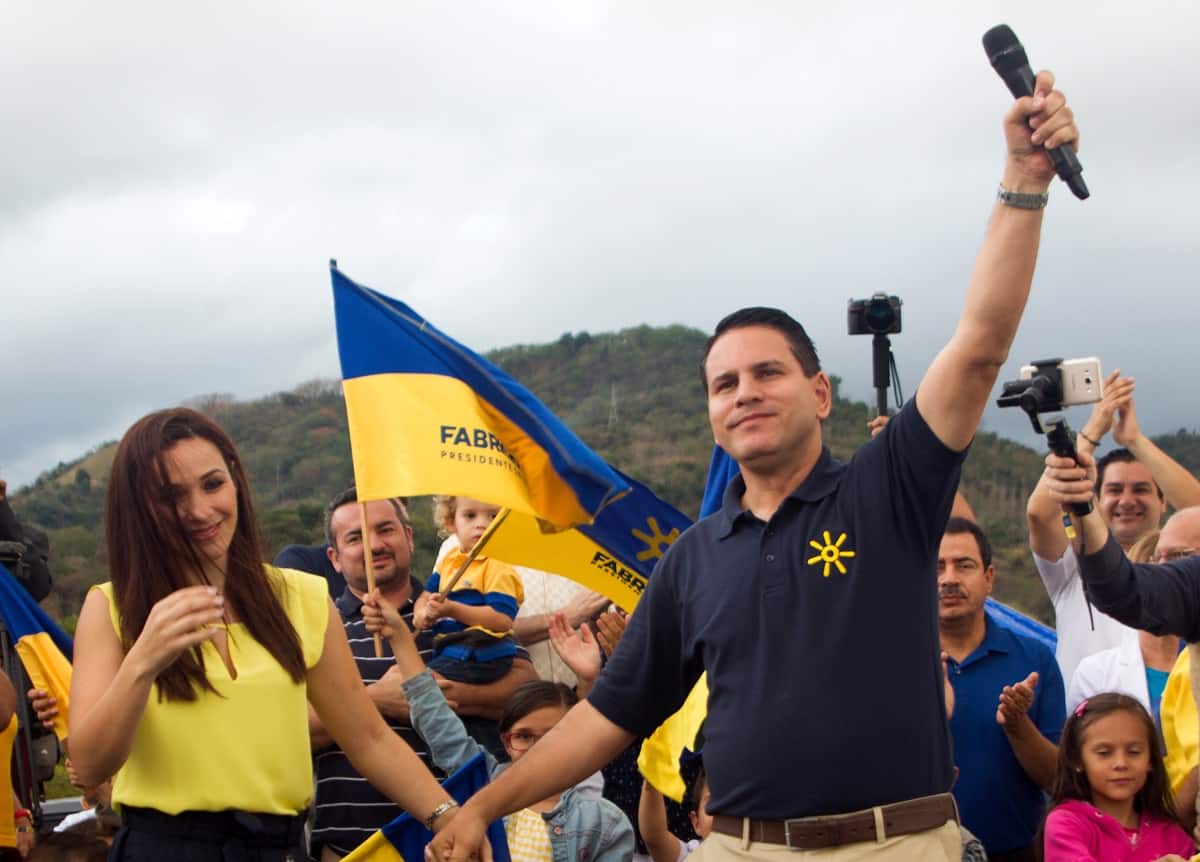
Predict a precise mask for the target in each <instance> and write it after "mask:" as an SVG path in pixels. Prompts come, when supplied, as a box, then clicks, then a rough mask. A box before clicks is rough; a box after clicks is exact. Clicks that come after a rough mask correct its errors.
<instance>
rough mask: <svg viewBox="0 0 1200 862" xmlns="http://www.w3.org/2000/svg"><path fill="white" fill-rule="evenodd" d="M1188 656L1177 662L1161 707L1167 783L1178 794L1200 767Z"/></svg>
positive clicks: (1197, 722)
mask: <svg viewBox="0 0 1200 862" xmlns="http://www.w3.org/2000/svg"><path fill="white" fill-rule="evenodd" d="M1189 652H1190V650H1186V649H1185V650H1183V651H1182V652H1181V653H1180V654H1179V658H1177V659H1176V660H1175V667H1173V668H1171V675H1170V676H1169V677H1167V686H1166V688H1164V689H1163V694H1162V701H1161V703H1160V705H1159V715H1160V716H1161V718H1162V730H1163V740H1164V741H1165V742H1166V743H1167V779H1168V780H1169V781H1170V782H1171V790H1172V791H1173V792H1175V793H1178V792H1179V787H1180V785H1182V784H1183V780H1184V779H1185V778H1187V775H1188V773H1189V772H1191V771H1192V770H1193V769H1195V768H1196V764H1197V763H1200V720H1198V719H1197V715H1196V699H1195V698H1194V697H1193V696H1192V677H1191V668H1192V662H1191V658H1190V656H1189V655H1188V654H1189Z"/></svg>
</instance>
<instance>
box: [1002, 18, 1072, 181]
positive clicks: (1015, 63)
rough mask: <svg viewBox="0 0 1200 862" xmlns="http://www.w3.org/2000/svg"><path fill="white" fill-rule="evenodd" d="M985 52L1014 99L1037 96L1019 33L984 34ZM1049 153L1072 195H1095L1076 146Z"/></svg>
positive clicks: (1006, 28) (1004, 29)
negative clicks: (1085, 174) (1086, 178)
mask: <svg viewBox="0 0 1200 862" xmlns="http://www.w3.org/2000/svg"><path fill="white" fill-rule="evenodd" d="M983 50H984V51H986V52H987V56H988V62H989V63H991V64H992V68H993V69H995V70H996V74H998V75H999V76H1000V77H1001V78H1003V79H1004V83H1005V84H1006V85H1007V86H1008V91H1009V92H1010V93H1012V94H1013V97H1014V98H1017V99H1019V98H1021V97H1022V96H1032V95H1033V85H1034V77H1033V69H1031V68H1029V58H1028V57H1027V56H1025V49H1024V48H1023V47H1021V43H1020V41H1019V40H1018V39H1017V34H1016V33H1014V32H1013V31H1012V28H1011V27H1009V26H1008V25H1007V24H1000V25H998V26H996V27H993V28H992V29H991V30H988V31H987V32H986V33H984V34H983ZM1046 152H1047V153H1048V154H1049V155H1050V161H1051V162H1053V163H1054V170H1055V171H1056V172H1057V173H1058V175H1059V176H1060V177H1061V178H1062V181H1063V182H1065V183H1066V184H1067V187H1068V188H1069V189H1070V190H1071V192H1072V194H1074V195H1075V197H1077V198H1079V199H1080V200H1084V199H1085V198H1087V196H1088V195H1089V194H1091V192H1089V191H1088V187H1087V183H1085V182H1084V181H1083V176H1082V172H1083V167H1082V166H1081V165H1080V164H1079V158H1078V157H1077V156H1076V155H1075V147H1073V146H1072V145H1071V144H1063V145H1062V146H1060V147H1055V148H1054V149H1052V150H1046Z"/></svg>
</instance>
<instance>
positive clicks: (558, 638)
mask: <svg viewBox="0 0 1200 862" xmlns="http://www.w3.org/2000/svg"><path fill="white" fill-rule="evenodd" d="M549 632H550V643H551V644H552V645H553V646H554V651H555V652H556V653H558V657H559V658H561V659H562V660H563V663H564V664H565V665H566V666H567V667H569V668H570V669H571V670H572V671H573V672H574V673H575V676H577V677H579V682H580V683H581V684H583V685H586V686H587V687H588V688H590V687H591V684H592V683H594V682H595V681H596V679H597V677H599V676H600V644H598V643H596V638H595V636H594V635H593V634H592V630H591V629H590V628H588V626H587V624H586V623H585V624H584V625H581V626H580V627H579V628H577V629H574V630H573V629H572V628H571V625H570V623H568V622H567V616H566V614H564V613H563V612H562V611H559V612H558V613H556V614H555V615H554V616H552V617H551V618H550V628H549Z"/></svg>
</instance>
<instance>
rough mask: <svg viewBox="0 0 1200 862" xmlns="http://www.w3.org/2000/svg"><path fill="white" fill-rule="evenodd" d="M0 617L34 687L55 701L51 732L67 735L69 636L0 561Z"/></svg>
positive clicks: (62, 737) (69, 696)
mask: <svg viewBox="0 0 1200 862" xmlns="http://www.w3.org/2000/svg"><path fill="white" fill-rule="evenodd" d="M0 617H3V619H4V627H5V628H6V629H7V630H8V634H9V637H10V638H12V642H13V644H14V646H15V647H16V650H17V655H18V656H19V657H20V659H21V664H22V665H24V666H25V672H26V673H27V674H29V680H30V682H32V683H33V687H34V688H40V689H45V690H46V691H48V692H49V693H50V696H51V697H53V698H54V699H55V700H57V701H58V717H57V718H56V719H54V733H55V735H56V736H58V738H59V739H66V738H67V716H68V713H69V711H70V700H71V652H72V644H71V639H70V638H69V637H67V635H66V633H64V632H63V630H62V629H60V628H59V627H58V625H57V624H56V623H55V622H54V620H52V619H50V617H48V616H47V615H46V612H45V611H43V610H42V609H41V608H40V607H38V604H37V602H35V601H34V600H33V598H32V597H31V596H30V595H29V593H27V592H25V588H24V587H22V586H21V585H20V583H18V582H17V579H16V578H14V577H13V575H12V573H11V572H9V570H8V569H7V568H5V567H4V566H3V565H0Z"/></svg>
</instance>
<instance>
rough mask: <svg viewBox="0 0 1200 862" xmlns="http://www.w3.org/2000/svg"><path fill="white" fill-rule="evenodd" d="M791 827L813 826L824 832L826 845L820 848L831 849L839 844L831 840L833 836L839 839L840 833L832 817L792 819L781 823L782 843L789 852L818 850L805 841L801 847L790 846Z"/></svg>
mask: <svg viewBox="0 0 1200 862" xmlns="http://www.w3.org/2000/svg"><path fill="white" fill-rule="evenodd" d="M793 825H795V826H814V827H816V828H818V829H822V830H824V832H825V840H826V843H825V844H823V845H821V846H824V847H833V846H836V845H837V844H838V843H840V842H837V841H833V840H831V839H832V836H833V835H837V836H839V837H840V836H841V831H840V829H839V824H838V822H837V820H836V818H833V817H793V818H791V819H789V820H784V821H783V841H784V844H785V845H786V846H787V849H789V850H813V849H818V848H814V847H813V845H812V842H811V841H806V842H805V843H804V844H802V845H795V844H792V826H793Z"/></svg>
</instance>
